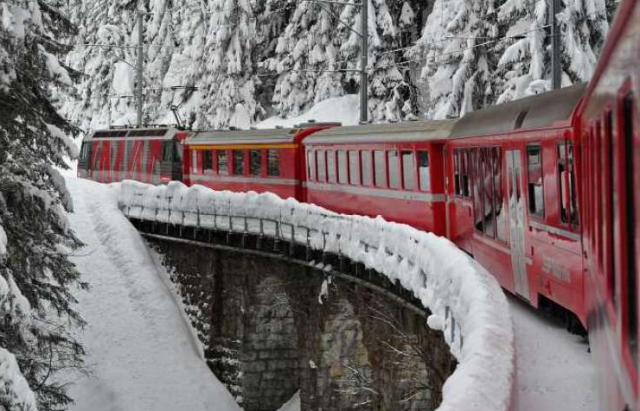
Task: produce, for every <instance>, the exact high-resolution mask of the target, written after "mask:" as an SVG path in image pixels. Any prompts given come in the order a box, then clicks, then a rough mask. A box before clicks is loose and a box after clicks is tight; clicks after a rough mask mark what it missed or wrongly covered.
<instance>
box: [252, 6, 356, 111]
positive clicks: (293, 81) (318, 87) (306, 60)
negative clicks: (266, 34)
mask: <svg viewBox="0 0 640 411" xmlns="http://www.w3.org/2000/svg"><path fill="white" fill-rule="evenodd" d="M330 9H331V7H329V6H328V5H327V6H325V5H322V6H320V5H318V4H314V3H312V2H300V3H299V4H298V6H297V7H296V8H295V11H294V12H293V15H292V16H291V20H290V22H289V24H288V25H287V26H286V28H285V29H284V31H283V32H282V34H281V35H280V37H279V38H278V40H277V46H276V49H275V55H274V56H273V57H272V58H270V59H268V60H266V61H265V63H264V67H265V68H266V69H267V70H269V72H272V73H276V74H279V77H278V80H277V83H276V85H275V90H274V96H273V102H274V103H275V104H276V110H277V111H278V112H279V114H281V115H284V116H287V115H290V116H296V115H299V114H301V113H302V112H304V111H306V110H308V109H309V108H311V106H313V104H315V103H318V102H319V101H322V100H325V99H327V98H329V97H336V96H340V95H342V94H344V88H343V87H342V83H343V78H344V73H343V72H339V71H323V70H338V69H342V68H344V66H345V64H344V62H341V61H340V55H339V44H338V41H337V40H338V39H337V37H336V25H337V23H336V19H335V17H334V16H332V15H331V14H329V12H328V11H327V10H330ZM336 14H337V13H336Z"/></svg>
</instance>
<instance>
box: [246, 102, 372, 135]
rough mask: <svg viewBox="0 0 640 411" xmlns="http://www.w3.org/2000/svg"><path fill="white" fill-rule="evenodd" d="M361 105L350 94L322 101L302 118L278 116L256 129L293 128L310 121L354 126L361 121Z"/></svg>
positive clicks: (262, 123)
mask: <svg viewBox="0 0 640 411" xmlns="http://www.w3.org/2000/svg"><path fill="white" fill-rule="evenodd" d="M359 104H360V100H359V96H357V95H354V94H348V95H346V96H342V97H333V98H329V99H327V100H324V101H321V102H320V103H318V104H316V105H315V106H313V107H312V108H311V109H310V110H309V111H307V112H305V113H304V114H302V115H300V116H297V117H292V118H286V119H284V118H281V117H278V116H275V117H270V118H268V119H266V120H264V121H262V122H261V123H258V124H257V126H256V127H258V128H274V127H276V126H282V127H293V126H294V125H296V124H302V123H306V122H308V121H309V120H315V121H316V122H318V123H321V122H338V123H342V125H343V126H353V125H357V124H358V121H359V119H360V118H359V115H360V114H359V113H360V111H359V110H360V108H359V107H360V105H359Z"/></svg>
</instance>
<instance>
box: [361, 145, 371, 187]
mask: <svg viewBox="0 0 640 411" xmlns="http://www.w3.org/2000/svg"><path fill="white" fill-rule="evenodd" d="M360 164H361V165H362V185H365V186H372V185H373V175H372V170H371V152H370V151H361V152H360Z"/></svg>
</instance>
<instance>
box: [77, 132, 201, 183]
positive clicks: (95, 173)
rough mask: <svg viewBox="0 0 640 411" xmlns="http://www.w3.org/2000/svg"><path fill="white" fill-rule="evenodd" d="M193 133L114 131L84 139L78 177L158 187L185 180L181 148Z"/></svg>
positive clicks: (96, 133) (95, 133) (91, 134)
mask: <svg viewBox="0 0 640 411" xmlns="http://www.w3.org/2000/svg"><path fill="white" fill-rule="evenodd" d="M190 134H191V132H188V131H181V130H178V129H175V128H168V127H154V128H135V129H125V128H119V129H118V128H115V129H109V130H98V131H94V132H91V133H89V134H87V136H85V138H84V139H83V141H82V148H81V150H80V156H79V158H78V177H85V178H90V179H92V180H95V181H100V182H104V183H111V182H115V181H121V180H125V179H132V180H138V181H143V182H146V183H152V184H159V183H161V182H168V181H170V180H182V169H183V166H182V145H181V144H180V142H181V141H183V140H184V139H185V138H187V137H188V136H189V135H190Z"/></svg>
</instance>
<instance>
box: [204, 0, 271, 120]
mask: <svg viewBox="0 0 640 411" xmlns="http://www.w3.org/2000/svg"><path fill="white" fill-rule="evenodd" d="M254 9H255V4H252V2H251V0H214V1H212V2H211V3H210V4H209V15H210V16H211V17H210V19H209V23H208V32H207V36H206V38H207V42H206V44H205V56H204V58H205V64H206V65H207V67H208V70H210V72H209V73H210V74H209V76H208V77H209V79H210V81H207V82H206V83H205V84H202V87H203V93H202V95H203V101H202V105H201V107H200V113H199V125H200V127H213V128H224V127H227V126H228V125H229V123H230V121H231V119H232V117H233V116H234V114H236V113H238V112H240V113H242V114H246V116H248V117H249V120H250V121H251V122H254V121H255V120H256V119H258V118H259V117H260V116H261V115H262V113H263V108H262V107H261V106H260V105H259V104H258V102H257V101H256V99H255V90H256V86H257V85H258V84H259V83H260V79H259V77H258V76H257V73H256V62H255V56H254V54H253V52H254V47H255V44H256V18H255V15H254V12H253V10H254ZM248 125H249V124H246V125H245V126H248Z"/></svg>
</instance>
